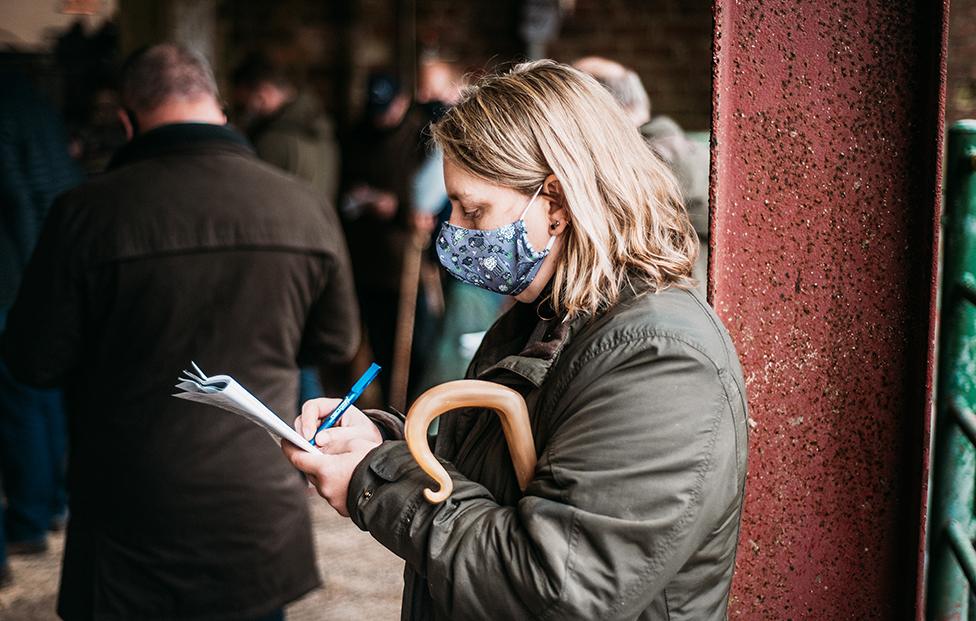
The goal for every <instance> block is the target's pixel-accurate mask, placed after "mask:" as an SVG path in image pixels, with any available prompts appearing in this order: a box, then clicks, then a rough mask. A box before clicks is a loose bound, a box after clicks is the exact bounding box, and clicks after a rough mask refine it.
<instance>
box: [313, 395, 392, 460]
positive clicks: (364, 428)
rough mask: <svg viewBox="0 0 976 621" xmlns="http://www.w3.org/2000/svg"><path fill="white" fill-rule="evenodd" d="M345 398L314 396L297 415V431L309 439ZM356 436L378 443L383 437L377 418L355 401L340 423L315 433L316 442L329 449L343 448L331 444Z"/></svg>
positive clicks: (328, 451)
mask: <svg viewBox="0 0 976 621" xmlns="http://www.w3.org/2000/svg"><path fill="white" fill-rule="evenodd" d="M341 401H342V400H341V399H312V400H311V401H306V402H305V405H303V406H302V415H301V416H299V417H298V418H296V419H295V431H297V432H298V433H300V434H301V436H302V437H303V438H305V439H310V438H311V437H312V434H313V433H315V430H316V429H318V428H319V425H320V424H321V423H322V420H323V419H325V418H326V417H328V416H329V414H331V413H332V410H334V409H335V408H336V406H337V405H339V403H340V402H341ZM355 439H361V440H369V441H371V442H374V443H376V444H379V443H380V442H382V441H383V436H382V435H380V430H379V429H377V428H376V425H374V424H373V421H371V420H369V417H368V416H366V415H365V414H363V413H362V411H361V410H360V409H359V408H357V407H356V406H354V405H351V406H349V409H348V410H346V413H345V414H343V415H342V418H340V419H339V424H338V425H336V426H335V427H333V428H332V429H326V430H325V431H320V432H319V433H318V435H316V436H315V446H317V447H318V448H320V449H321V450H322V451H323V452H325V453H338V452H343V451H339V450H334V449H333V448H330V444H331V445H335V446H341V445H342V444H341V443H347V442H351V441H353V440H355Z"/></svg>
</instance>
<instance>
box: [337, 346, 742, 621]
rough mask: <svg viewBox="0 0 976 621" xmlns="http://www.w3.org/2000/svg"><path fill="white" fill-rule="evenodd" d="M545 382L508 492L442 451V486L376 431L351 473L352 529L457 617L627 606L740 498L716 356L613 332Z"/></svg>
mask: <svg viewBox="0 0 976 621" xmlns="http://www.w3.org/2000/svg"><path fill="white" fill-rule="evenodd" d="M566 379H567V381H565V382H564V383H562V384H560V385H558V386H557V387H556V390H555V391H554V392H553V394H556V395H560V396H559V397H557V398H558V401H559V403H558V404H557V405H556V407H555V408H554V409H553V410H552V412H553V413H554V416H555V418H554V422H553V425H554V429H555V431H554V432H553V434H552V435H551V437H550V439H549V442H548V445H547V446H545V447H544V448H543V453H542V455H541V456H540V459H539V464H538V466H537V469H536V473H535V478H534V480H533V481H532V482H531V483H530V485H529V487H528V489H527V490H526V492H525V494H524V496H523V497H522V499H521V500H520V501H519V502H518V503H517V504H516V505H515V506H500V505H499V504H497V503H496V501H495V499H494V498H493V497H492V495H491V494H490V493H489V492H488V490H487V489H485V488H484V487H482V486H481V485H479V484H477V483H475V482H473V481H470V480H468V479H466V478H465V477H463V476H462V475H461V474H460V473H459V472H458V471H457V470H456V469H455V468H453V467H452V466H451V465H450V464H445V465H446V467H447V468H448V472H450V474H451V477H452V479H453V480H454V485H455V487H454V493H453V495H452V496H451V498H450V499H448V500H447V501H446V502H444V503H442V504H441V505H431V504H428V503H427V501H426V500H425V499H424V498H423V496H422V493H423V489H424V487H426V486H429V485H430V484H431V482H430V480H429V479H428V478H427V477H426V475H424V473H423V472H422V471H421V470H420V469H419V467H417V466H416V465H415V464H414V462H413V460H412V459H411V457H410V454H409V452H408V451H407V448H406V446H405V445H404V444H403V443H400V442H387V443H384V444H383V445H381V446H380V447H378V448H377V449H375V450H374V451H373V452H372V453H371V454H370V455H368V456H367V458H366V459H365V460H364V463H362V464H360V466H359V467H358V468H357V470H356V472H355V473H354V476H353V480H352V482H351V485H350V489H349V500H348V509H349V511H350V515H351V516H352V518H353V519H354V521H355V522H356V523H357V524H358V525H359V526H360V528H363V529H366V530H369V531H370V532H371V533H372V534H373V536H374V537H375V538H376V539H378V540H379V541H380V542H381V543H382V544H383V545H385V546H386V547H387V548H389V549H390V550H392V551H393V552H394V553H396V554H397V555H399V556H400V557H402V558H403V559H405V560H406V562H407V563H408V564H409V565H410V566H412V568H413V569H415V570H416V571H417V572H419V573H420V574H421V575H424V576H426V578H427V581H428V584H429V586H430V591H431V594H432V596H433V599H434V601H435V602H436V605H437V606H438V608H439V609H440V610H441V612H442V613H443V614H444V615H446V616H448V617H450V618H455V619H503V618H513V619H514V618H520V619H527V618H539V619H601V621H608V620H612V619H628V620H631V619H634V618H635V617H637V616H638V615H639V614H640V612H641V611H642V610H644V609H645V608H647V607H648V606H649V605H650V603H651V602H652V601H653V600H654V598H655V597H657V596H658V595H659V593H660V591H661V590H662V589H663V588H664V587H665V585H667V583H668V582H669V580H670V579H671V578H672V577H673V576H674V575H675V574H676V573H677V572H678V571H679V570H680V568H681V567H682V565H684V563H685V562H686V561H687V559H688V558H689V557H690V555H691V554H692V553H693V552H694V551H695V550H696V548H697V547H698V546H699V545H700V544H701V543H702V542H703V541H704V539H705V538H706V537H707V535H708V533H709V531H710V530H712V529H714V528H715V527H716V526H717V525H718V523H717V521H718V520H719V519H721V520H725V519H729V516H731V515H736V514H737V511H738V502H737V499H738V494H739V487H738V482H737V468H736V448H735V434H734V429H733V422H732V420H731V409H730V406H729V401H728V398H727V396H726V393H725V390H724V388H723V382H722V381H721V379H720V377H719V371H718V369H717V368H716V366H715V365H714V364H713V363H712V362H711V361H710V360H709V359H707V358H706V357H705V356H703V355H700V354H699V353H698V351H697V350H695V349H693V348H692V347H690V346H687V345H685V344H683V343H680V342H673V341H670V340H669V339H667V338H658V337H653V338H638V339H634V340H631V341H624V342H622V343H615V344H614V346H613V347H612V348H609V349H607V350H606V351H603V352H601V353H598V354H595V355H594V356H593V357H592V358H590V359H589V360H588V361H586V362H585V364H584V365H583V368H582V369H581V370H580V371H579V372H578V373H574V374H571V376H570V377H568V378H566Z"/></svg>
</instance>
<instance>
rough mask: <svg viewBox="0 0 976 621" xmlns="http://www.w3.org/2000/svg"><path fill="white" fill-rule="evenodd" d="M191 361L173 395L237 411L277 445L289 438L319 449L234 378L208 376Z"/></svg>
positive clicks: (311, 449)
mask: <svg viewBox="0 0 976 621" xmlns="http://www.w3.org/2000/svg"><path fill="white" fill-rule="evenodd" d="M190 364H192V365H193V370H194V371H196V372H195V373H194V372H191V371H183V376H182V377H180V378H179V383H178V384H177V385H176V387H177V388H179V389H180V390H181V391H182V392H178V393H176V394H175V395H173V396H174V397H177V398H178V399H186V400H187V401H196V402H197V403H205V404H207V405H212V406H214V407H218V408H221V409H223V410H227V411H228V412H233V413H234V414H239V415H240V416H243V417H244V418H246V419H247V420H249V421H251V422H252V423H254V424H255V425H258V426H259V427H261V428H263V429H264V430H265V431H267V432H268V433H270V434H271V437H272V438H274V439H275V440H276V441H277V442H278V443H279V444H280V443H281V441H282V440H288V441H289V442H291V443H292V444H294V445H295V446H297V447H298V448H300V449H302V450H304V451H307V452H309V453H317V452H318V451H316V450H315V447H313V446H312V445H311V444H309V443H308V440H306V439H305V438H303V437H302V436H301V435H300V434H299V433H298V432H297V431H295V430H294V429H292V428H291V427H289V426H288V424H287V423H285V421H283V420H281V419H280V418H278V417H277V416H276V415H275V413H274V412H272V411H271V410H269V409H268V408H267V407H266V406H265V405H264V404H263V403H261V402H260V401H258V399H257V397H255V396H254V395H252V394H251V393H249V392H248V391H247V390H246V389H245V388H244V387H243V386H241V385H240V384H238V383H237V381H236V380H235V379H234V378H233V377H231V376H229V375H214V376H213V377H207V376H206V374H205V373H204V372H203V371H201V370H200V367H198V366H197V365H196V363H195V362H191V363H190Z"/></svg>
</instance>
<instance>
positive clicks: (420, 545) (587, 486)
mask: <svg viewBox="0 0 976 621" xmlns="http://www.w3.org/2000/svg"><path fill="white" fill-rule="evenodd" d="M432 132H433V136H434V140H435V141H436V142H437V144H438V145H439V146H440V147H441V149H442V150H443V152H444V173H445V183H446V185H447V190H448V194H449V196H450V199H451V203H452V208H453V209H452V213H451V219H450V221H449V222H448V223H446V224H445V225H444V227H443V229H442V230H441V231H440V232H439V233H438V235H437V236H436V238H435V242H436V245H437V252H438V256H439V258H440V261H441V263H442V264H443V265H444V267H445V268H446V269H447V270H448V271H450V272H451V273H452V274H454V275H455V276H456V277H458V278H460V279H462V280H464V281H467V282H469V283H472V284H475V285H478V286H481V287H484V288H486V289H490V290H493V291H497V292H500V293H505V294H508V295H511V296H514V297H515V299H516V300H517V301H518V302H520V303H518V304H515V305H514V307H513V308H512V309H511V310H510V311H509V312H507V313H506V314H505V315H504V316H503V317H502V318H501V319H499V320H498V322H497V323H496V324H495V325H494V326H493V327H492V328H491V330H490V331H489V332H488V334H487V335H486V336H485V339H484V342H483V343H482V346H481V348H480V350H479V351H478V353H477V355H476V356H475V359H474V360H473V361H472V363H471V366H470V367H469V369H468V374H467V376H468V377H469V378H478V379H484V380H489V381H492V382H497V383H500V384H504V385H507V386H509V387H511V388H513V389H515V390H517V391H518V392H520V393H521V394H522V395H523V396H524V397H525V400H526V402H527V404H528V406H529V413H530V420H531V425H532V431H533V434H534V438H535V443H536V450H537V453H538V456H539V461H538V466H537V468H536V470H535V474H534V478H533V479H532V481H531V482H530V483H529V485H528V487H527V489H526V490H525V492H524V493H522V492H521V491H520V490H519V487H518V484H517V481H516V477H515V473H514V471H513V467H512V464H511V459H510V457H509V453H508V448H507V445H506V442H505V439H504V436H503V434H502V430H501V426H500V424H499V421H498V419H497V417H496V416H493V415H486V414H484V413H483V412H479V411H467V410H461V411H458V412H454V413H452V414H450V415H448V416H445V417H444V418H442V419H441V425H440V431H439V433H438V436H437V439H436V448H435V452H436V454H437V456H438V457H439V458H440V459H441V460H442V462H443V463H444V464H445V466H446V467H447V469H448V471H449V472H450V474H451V478H452V479H453V481H454V493H453V495H452V496H451V497H450V499H449V500H447V501H446V502H444V503H442V504H437V505H434V504H430V503H428V502H427V501H426V500H425V499H424V497H423V490H424V489H425V487H427V486H429V485H430V479H429V478H428V477H427V476H426V475H425V474H424V473H423V472H422V471H421V470H420V468H419V467H418V466H417V465H416V464H415V463H414V461H413V459H412V457H411V455H410V453H409V452H408V449H407V447H406V446H405V444H404V443H403V442H402V441H397V439H398V438H400V437H402V435H401V434H402V424H401V423H400V421H399V420H398V418H397V417H396V416H395V415H392V414H388V413H384V412H376V411H371V412H368V413H366V414H364V413H362V412H360V411H358V410H354V409H353V410H350V411H349V412H347V413H346V415H345V416H344V418H343V419H342V425H341V426H340V427H337V428H335V429H331V430H328V431H324V432H322V433H320V434H319V435H318V436H317V437H316V442H317V443H318V445H319V446H321V447H322V450H323V452H322V454H319V455H312V454H308V453H303V452H301V451H299V450H297V449H294V448H292V447H290V446H289V445H288V444H287V443H286V444H285V449H284V450H285V452H286V454H287V455H288V457H289V458H290V459H291V461H292V463H293V464H294V465H295V466H296V467H298V468H299V469H301V470H302V471H303V472H305V473H306V474H308V475H309V477H310V479H311V481H312V482H313V484H314V485H315V486H316V488H317V490H318V492H319V493H320V494H321V495H322V496H323V497H324V498H325V499H326V500H327V501H328V502H329V503H330V504H331V505H332V506H333V507H334V508H335V509H336V510H337V511H339V512H340V513H342V514H343V515H348V516H350V517H351V518H352V519H353V520H354V521H355V523H356V524H357V525H358V526H359V527H360V528H362V529H364V530H368V531H369V532H370V533H371V534H372V535H373V536H374V537H375V538H376V539H377V540H379V541H380V542H381V543H382V544H383V545H385V546H386V547H387V548H389V549H390V550H392V551H393V552H394V553H396V554H397V555H398V556H400V557H401V558H403V559H404V560H405V561H406V572H405V585H404V594H403V612H402V616H403V618H404V619H411V620H426V619H465V620H467V619H537V618H538V619H600V620H602V621H607V620H611V619H626V620H632V619H671V620H676V619H688V620H692V619H694V620H695V621H701V620H706V619H723V618H725V616H726V606H727V600H728V591H729V584H730V581H731V578H732V570H733V564H734V559H735V549H736V543H737V539H738V530H739V515H740V511H741V507H742V496H743V487H744V481H745V461H746V403H745V390H744V383H743V379H742V372H741V369H740V367H739V363H738V359H737V356H736V353H735V350H734V348H733V346H732V343H731V341H730V339H729V337H728V334H727V333H726V331H725V329H724V328H723V327H722V326H721V323H720V322H719V319H718V318H717V317H716V316H715V314H714V313H713V312H712V310H711V309H710V308H709V307H708V306H707V305H706V304H705V302H704V301H703V300H702V299H701V298H700V297H699V296H698V295H697V294H696V293H695V292H694V290H693V288H692V287H693V283H692V281H691V276H690V275H691V271H692V266H693V265H694V262H695V257H696V254H697V252H698V248H697V237H696V235H695V231H694V229H693V228H692V226H691V224H690V223H689V221H688V216H687V214H686V212H685V210H684V208H683V207H682V205H681V201H680V195H679V191H678V188H677V186H676V184H675V181H674V179H673V177H672V175H671V174H670V172H669V171H668V170H667V168H666V167H665V165H664V164H663V163H661V162H660V161H659V160H657V159H656V158H655V157H654V155H653V154H652V153H651V152H650V150H649V149H648V148H647V147H646V146H645V144H644V142H643V141H642V139H641V137H640V135H639V134H638V132H637V131H636V130H635V129H634V128H633V127H632V126H631V125H630V124H629V123H628V121H627V118H626V117H625V115H624V113H623V111H622V110H621V109H620V108H619V107H618V106H617V104H616V103H615V102H614V101H613V99H612V98H611V96H610V95H609V94H608V93H607V92H605V91H604V90H603V88H602V87H601V86H600V85H599V84H598V83H597V82H595V81H594V80H593V79H591V78H589V77H587V76H585V75H584V74H582V73H580V72H578V71H576V70H574V69H571V68H569V67H567V66H564V65H560V64H556V63H553V62H550V61H541V62H536V63H530V64H525V65H520V66H518V67H516V68H515V69H513V70H512V71H510V72H509V73H506V74H503V75H498V76H492V77H489V78H487V79H485V80H484V81H482V82H481V83H480V84H479V85H477V86H475V87H473V88H471V89H469V90H468V91H467V92H466V93H465V95H464V97H463V98H462V100H461V101H460V102H459V103H458V104H457V105H456V106H455V107H454V108H452V109H451V110H450V111H449V112H447V114H446V115H445V116H444V117H443V118H442V119H441V120H440V121H438V122H437V123H436V124H435V125H434V126H433V127H432ZM336 403H337V401H336V400H334V399H319V400H315V401H310V402H309V403H307V404H306V406H305V408H304V409H303V414H302V416H301V417H300V418H299V420H298V421H296V428H298V429H299V431H300V432H302V433H303V434H304V435H305V437H310V436H311V435H312V434H313V433H314V431H315V428H316V426H317V424H318V422H319V420H320V419H321V418H323V417H325V416H326V415H328V414H329V412H331V410H332V408H333V407H335V405H336Z"/></svg>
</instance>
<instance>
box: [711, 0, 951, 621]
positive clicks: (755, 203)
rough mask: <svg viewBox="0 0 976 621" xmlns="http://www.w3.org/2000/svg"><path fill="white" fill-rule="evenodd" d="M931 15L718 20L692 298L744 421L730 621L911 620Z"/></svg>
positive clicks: (934, 203) (883, 4)
mask: <svg viewBox="0 0 976 621" xmlns="http://www.w3.org/2000/svg"><path fill="white" fill-rule="evenodd" d="M946 12H947V7H946V5H945V4H944V3H942V2H939V1H933V2H924V1H922V0H918V1H916V2H904V1H892V0H823V1H819V0H818V1H815V2H814V1H810V0H768V1H762V0H718V1H717V3H716V9H715V50H714V51H715V65H714V87H713V88H714V111H713V128H714V134H715V137H714V141H713V147H712V148H713V153H712V161H713V169H712V205H713V206H714V209H713V212H714V217H713V221H712V235H711V239H712V243H713V250H712V264H711V266H710V277H709V281H710V282H709V289H710V292H711V294H712V299H713V303H714V305H715V307H716V309H717V310H718V312H719V314H720V315H721V317H722V318H723V320H724V321H725V322H726V325H727V326H728V328H729V330H730V332H731V333H732V336H733V338H734V340H735V342H736V345H737V347H738V349H739V353H740V355H741V357H742V362H743V365H744V368H745V372H746V381H747V388H748V393H749V402H750V407H751V418H752V423H751V436H750V442H751V451H750V458H749V480H748V489H747V499H746V508H745V513H744V516H743V523H742V539H741V544H740V547H739V551H738V557H737V574H736V578H735V580H734V583H733V591H732V603H731V609H730V615H731V617H732V618H733V619H750V620H751V619H891V618H913V617H916V618H920V617H918V615H919V614H920V613H919V611H920V610H921V601H920V600H921V596H920V593H921V591H920V589H919V583H920V576H921V569H920V568H921V562H920V558H921V553H920V550H921V541H922V540H923V537H924V507H925V501H924V497H925V490H926V484H925V480H926V478H927V474H928V467H927V462H928V442H929V432H928V428H929V423H930V417H929V411H930V409H931V399H930V396H929V394H930V387H931V377H932V374H931V369H932V360H933V343H934V327H933V326H934V299H935V286H934V284H933V283H934V272H935V255H936V247H937V243H936V234H935V229H936V227H935V226H934V223H935V222H936V220H937V217H938V210H939V207H938V203H939V201H938V191H939V190H938V188H939V178H940V176H941V173H940V153H941V145H942V142H941V125H942V109H943V105H942V98H943V97H942V92H943V85H944V55H945V54H944V50H945V23H946V19H945V17H946Z"/></svg>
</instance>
